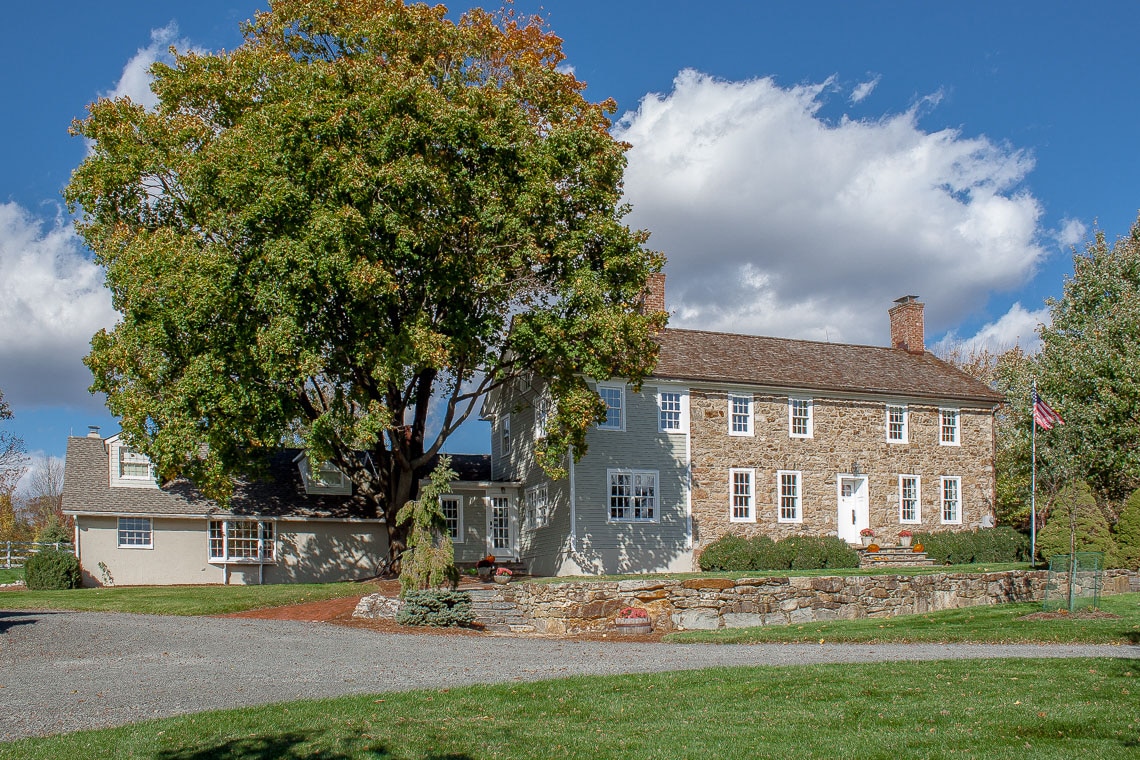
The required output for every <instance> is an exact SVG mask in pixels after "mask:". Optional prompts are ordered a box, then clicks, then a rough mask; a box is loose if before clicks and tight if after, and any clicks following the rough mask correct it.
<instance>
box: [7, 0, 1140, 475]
mask: <svg viewBox="0 0 1140 760" xmlns="http://www.w3.org/2000/svg"><path fill="white" fill-rule="evenodd" d="M264 4H265V3H264V2H240V1H238V0H196V2H194V3H186V2H169V1H161V0H149V1H147V2H135V1H133V0H132V1H118V2H114V3H71V2H58V1H53V0H44V1H43V2H37V3H22V4H19V5H17V6H15V7H13V8H10V9H9V10H8V11H7V14H6V17H7V21H8V28H9V31H10V34H9V35H8V36H7V40H6V43H5V45H4V46H2V47H0V78H2V79H0V81H2V87H3V93H4V96H5V97H4V100H5V103H6V106H5V109H4V118H3V119H0V151H2V155H0V389H3V391H4V392H5V396H6V398H7V400H8V401H9V402H10V404H11V406H12V409H13V411H14V412H15V414H16V417H15V419H14V420H12V421H10V422H8V423H7V429H9V430H12V431H14V432H15V433H17V434H18V435H20V436H22V437H23V438H24V439H25V441H26V442H27V444H28V448H29V449H30V450H31V451H33V452H43V453H46V454H49V455H62V453H63V451H64V448H65V445H66V437H67V435H68V434H69V433H72V432H74V433H75V434H83V433H84V432H85V431H86V426H87V425H88V424H98V425H101V426H102V427H103V430H104V433H109V432H113V431H115V430H117V427H116V425H115V423H114V421H113V420H112V419H111V418H110V417H109V416H108V415H107V413H106V411H105V410H104V409H103V407H102V403H101V400H100V399H97V398H94V397H91V396H90V395H89V394H88V393H87V391H86V388H87V385H88V384H89V382H90V377H89V375H88V373H87V371H86V369H85V368H84V367H83V366H82V363H81V361H80V360H81V358H82V356H83V354H84V353H85V351H86V346H87V343H88V341H89V340H90V336H91V334H92V333H93V332H94V331H95V330H96V329H98V328H99V327H102V326H109V325H110V324H112V323H113V320H114V314H113V312H112V311H111V309H110V304H109V298H108V297H107V295H106V292H105V291H104V290H103V289H102V288H101V286H100V274H99V272H98V271H97V270H96V269H95V268H94V267H93V266H92V265H91V264H90V262H89V260H88V258H87V254H86V252H84V251H83V249H82V247H81V245H80V244H79V243H78V241H77V239H76V238H75V236H74V234H73V233H72V231H71V226H70V219H68V218H67V214H66V210H65V209H64V208H63V207H62V201H61V199H60V191H61V189H62V188H63V186H64V185H65V184H66V182H67V181H68V178H69V176H70V173H71V171H72V169H73V168H74V167H75V166H76V165H77V164H78V163H79V162H80V161H81V160H82V158H83V156H84V153H85V146H84V145H83V144H82V142H81V141H79V140H77V139H75V138H71V137H69V136H68V134H67V127H68V124H69V123H70V121H71V119H73V118H75V117H79V116H82V114H83V113H84V107H85V105H86V104H87V103H89V102H90V101H92V100H93V99H95V98H96V97H99V96H101V95H107V94H112V93H120V94H131V95H132V96H133V97H136V99H137V98H140V97H145V92H146V90H145V66H146V64H147V62H149V61H151V60H153V59H154V57H155V56H157V55H161V54H163V53H164V52H165V50H166V48H167V47H168V46H169V44H171V43H173V44H175V45H178V46H179V47H186V46H193V47H195V48H200V49H206V50H217V49H220V48H233V47H235V46H236V45H238V44H240V39H241V38H240V34H239V32H238V25H239V23H240V21H241V20H243V19H246V18H248V17H250V16H251V15H252V13H253V11H254V10H255V9H257V8H259V7H264ZM468 5H469V4H467V3H453V4H452V5H451V6H450V7H451V8H452V9H453V10H460V9H462V8H464V7H467V6H468ZM542 7H543V9H544V10H543V13H544V15H546V17H547V19H548V21H549V22H550V25H551V27H552V28H553V29H554V30H555V31H556V32H557V33H558V34H559V35H560V36H561V37H562V38H563V39H564V40H565V52H566V54H567V61H566V64H567V65H569V66H572V67H573V69H574V72H575V74H576V75H577V76H578V77H579V78H580V79H582V80H584V81H586V82H587V83H588V85H589V88H588V90H587V94H588V96H589V97H590V98H592V99H595V100H598V99H602V98H606V97H613V98H615V99H616V101H617V102H618V106H619V107H618V112H617V115H616V121H617V124H616V126H615V133H616V134H617V135H619V136H620V137H622V138H623V139H625V140H627V141H629V142H630V143H632V145H633V148H632V149H631V151H630V154H629V158H630V168H629V171H628V173H627V185H626V190H627V197H628V199H629V200H630V201H631V202H632V203H633V205H634V212H633V214H632V216H631V217H630V221H631V223H632V224H634V225H636V226H640V227H644V228H647V229H649V230H650V231H651V232H652V233H653V237H652V238H651V241H650V244H651V245H652V246H653V247H655V248H657V249H659V250H662V251H664V252H665V253H666V254H667V256H668V257H669V264H668V265H667V267H666V273H667V274H668V277H669V280H668V282H669V284H668V307H669V309H670V310H671V311H672V312H673V324H674V325H676V326H686V327H701V328H709V329H727V330H734V331H740V332H753V333H758V334H768V335H783V336H789V337H803V338H811V339H819V340H833V341H847V342H856V343H871V344H885V343H886V340H887V321H886V310H887V308H888V307H889V306H890V304H891V301H892V300H893V299H894V298H895V297H898V296H901V295H904V294H907V293H915V294H918V295H919V296H921V298H922V300H923V301H924V302H925V303H926V304H927V345H928V347H929V346H931V345H936V344H937V343H938V342H939V341H940V340H944V339H946V338H947V336H948V335H949V336H950V338H951V339H953V338H958V339H962V340H968V341H977V342H980V343H984V344H987V345H990V346H993V347H999V346H1003V345H1009V344H1011V343H1013V342H1015V341H1020V342H1021V343H1022V344H1023V345H1026V346H1029V347H1032V345H1033V332H1034V326H1035V325H1036V324H1037V323H1038V322H1039V321H1040V320H1042V319H1046V318H1047V312H1046V311H1045V310H1044V308H1043V307H1044V300H1045V299H1046V298H1047V297H1050V296H1052V297H1057V296H1059V295H1060V294H1061V288H1062V284H1063V281H1064V277H1065V275H1066V274H1067V273H1069V272H1071V268H1072V266H1071V254H1070V246H1071V245H1073V244H1077V245H1078V246H1079V245H1080V244H1081V243H1082V242H1083V241H1084V240H1086V239H1087V238H1088V237H1089V236H1091V234H1092V231H1093V229H1094V228H1095V227H1096V226H1099V228H1101V229H1103V230H1105V231H1106V233H1107V234H1108V235H1109V237H1110V238H1111V239H1114V238H1116V237H1117V236H1119V235H1122V234H1125V233H1126V232H1127V230H1128V228H1129V226H1130V225H1131V223H1132V222H1133V221H1134V220H1135V219H1136V216H1137V209H1138V208H1140V192H1138V190H1140V188H1138V186H1137V185H1138V179H1137V178H1140V151H1138V150H1137V147H1136V124H1137V123H1140V118H1138V117H1140V113H1138V111H1140V105H1138V99H1137V96H1136V95H1135V89H1136V83H1137V82H1138V81H1140V46H1137V45H1136V44H1135V37H1134V32H1135V29H1137V28H1140V4H1136V3H1132V2H1118V3H1111V2H1105V3H1095V4H1081V5H1079V6H1078V5H1076V4H1071V3H1060V2H1010V3H982V2H966V3H956V4H950V3H938V4H935V3H898V2H862V3H850V2H826V3H821V2H803V3H762V2H721V3H715V4H713V3H709V4H694V3H683V2H673V1H671V0H657V1H655V2H648V1H646V2H613V1H612V0H611V2H604V3H603V2H596V1H595V0H547V2H545V3H542ZM516 8H517V9H518V10H520V11H522V12H531V11H535V10H538V9H539V4H538V3H531V2H518V3H517V4H516ZM486 435H487V431H486V427H485V425H483V424H481V423H480V424H476V425H472V426H469V428H468V429H467V430H465V431H463V434H462V435H461V436H458V437H457V438H456V439H454V440H453V442H452V444H451V445H450V446H449V447H448V448H450V449H451V450H453V451H479V450H485V449H486V447H487V445H488V444H487V441H486Z"/></svg>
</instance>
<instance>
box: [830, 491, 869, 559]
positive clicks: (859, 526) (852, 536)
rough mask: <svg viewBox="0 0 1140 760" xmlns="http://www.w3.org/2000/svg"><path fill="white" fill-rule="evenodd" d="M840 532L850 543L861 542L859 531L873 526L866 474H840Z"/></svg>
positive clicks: (840, 535) (841, 536) (838, 522)
mask: <svg viewBox="0 0 1140 760" xmlns="http://www.w3.org/2000/svg"><path fill="white" fill-rule="evenodd" d="M837 480H838V483H839V514H838V521H837V526H838V533H839V537H840V538H842V539H843V540H844V541H846V542H847V543H849V544H857V543H859V542H860V539H859V531H861V530H863V528H869V527H870V526H871V514H870V508H869V504H868V501H867V476H866V475H840V476H839V477H838V478H837Z"/></svg>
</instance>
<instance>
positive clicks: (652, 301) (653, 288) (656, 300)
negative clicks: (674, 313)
mask: <svg viewBox="0 0 1140 760" xmlns="http://www.w3.org/2000/svg"><path fill="white" fill-rule="evenodd" d="M641 304H642V305H641V308H642V309H643V310H644V311H646V312H651V311H665V273H664V272H658V273H656V274H651V275H649V279H647V280H646V281H645V295H644V296H642V301H641Z"/></svg>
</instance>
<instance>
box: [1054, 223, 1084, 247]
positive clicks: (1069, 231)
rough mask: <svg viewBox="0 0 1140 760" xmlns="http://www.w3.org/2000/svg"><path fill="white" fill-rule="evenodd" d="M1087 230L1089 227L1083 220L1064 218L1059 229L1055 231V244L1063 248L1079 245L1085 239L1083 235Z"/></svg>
mask: <svg viewBox="0 0 1140 760" xmlns="http://www.w3.org/2000/svg"><path fill="white" fill-rule="evenodd" d="M1088 231H1089V228H1088V227H1086V226H1085V224H1084V222H1081V221H1080V220H1077V219H1065V220H1063V221H1062V222H1061V229H1060V231H1059V232H1058V233H1057V245H1059V246H1060V247H1061V248H1062V249H1063V250H1068V249H1069V248H1072V247H1073V246H1075V245H1080V244H1081V243H1083V242H1084V241H1085V235H1087V234H1088Z"/></svg>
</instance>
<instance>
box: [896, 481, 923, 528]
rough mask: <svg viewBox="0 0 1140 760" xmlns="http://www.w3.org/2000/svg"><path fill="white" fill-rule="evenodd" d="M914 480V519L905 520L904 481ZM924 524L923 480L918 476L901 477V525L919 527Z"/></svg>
mask: <svg viewBox="0 0 1140 760" xmlns="http://www.w3.org/2000/svg"><path fill="white" fill-rule="evenodd" d="M907 478H913V479H914V519H913V520H907V519H904V518H903V480H905V479H907ZM921 522H922V478H921V477H919V476H918V475H899V525H918V524H919V523H921Z"/></svg>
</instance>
